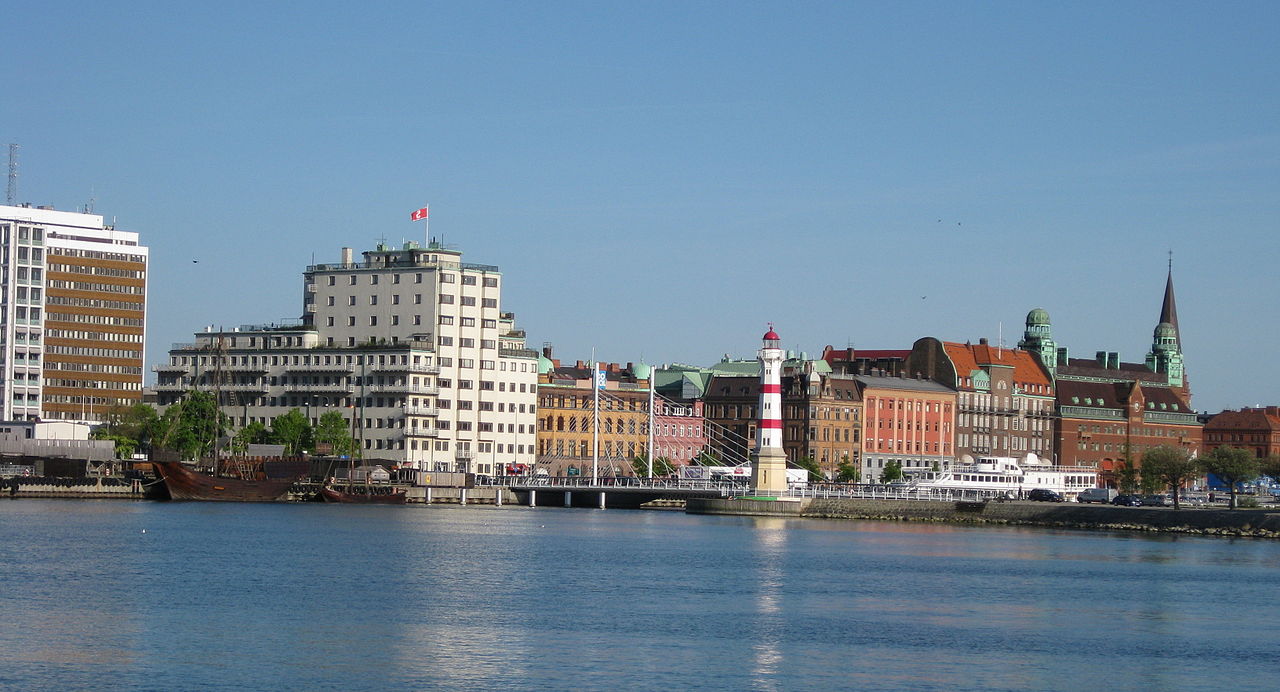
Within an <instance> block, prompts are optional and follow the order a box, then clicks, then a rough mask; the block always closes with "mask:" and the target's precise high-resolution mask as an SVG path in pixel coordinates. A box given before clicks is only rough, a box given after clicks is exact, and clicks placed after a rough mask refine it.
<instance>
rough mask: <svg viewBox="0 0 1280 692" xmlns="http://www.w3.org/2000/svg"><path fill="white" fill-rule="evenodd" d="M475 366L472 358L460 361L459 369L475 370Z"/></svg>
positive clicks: (460, 359)
mask: <svg viewBox="0 0 1280 692" xmlns="http://www.w3.org/2000/svg"><path fill="white" fill-rule="evenodd" d="M475 366H476V361H475V360H474V359H472V358H459V359H458V367H460V368H474V367H475Z"/></svg>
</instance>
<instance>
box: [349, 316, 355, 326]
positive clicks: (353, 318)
mask: <svg viewBox="0 0 1280 692" xmlns="http://www.w3.org/2000/svg"><path fill="white" fill-rule="evenodd" d="M347 326H348V327H354V326H356V316H355V315H351V316H350V317H348V318H347Z"/></svg>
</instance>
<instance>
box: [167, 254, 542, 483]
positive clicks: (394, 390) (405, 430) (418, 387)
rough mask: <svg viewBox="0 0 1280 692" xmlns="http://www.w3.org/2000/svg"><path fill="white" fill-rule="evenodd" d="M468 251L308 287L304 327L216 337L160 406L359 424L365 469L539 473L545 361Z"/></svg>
mask: <svg viewBox="0 0 1280 692" xmlns="http://www.w3.org/2000/svg"><path fill="white" fill-rule="evenodd" d="M461 258H462V255H461V252H459V251H458V250H456V249H450V248H446V247H444V246H442V245H440V244H438V243H430V244H428V245H427V246H426V247H425V248H423V247H419V246H418V244H417V243H412V242H410V243H405V244H404V246H403V247H401V248H395V249H393V248H390V247H387V246H385V245H379V246H378V248H377V249H376V250H372V251H369V252H365V253H363V260H362V261H359V262H356V261H355V260H354V257H353V253H352V251H351V249H350V248H343V249H342V257H341V261H340V262H338V263H336V264H317V265H313V266H310V267H308V268H307V270H306V272H305V273H304V286H303V295H304V299H303V316H302V319H301V320H299V322H298V324H290V325H264V326H246V327H241V328H239V329H234V330H231V331H214V330H208V331H205V332H201V333H198V334H197V335H196V342H195V343H193V344H185V345H180V346H178V347H176V348H174V349H173V350H172V351H170V352H169V363H168V364H167V365H160V366H156V367H155V370H156V372H157V376H158V377H157V384H156V391H157V396H158V399H159V403H160V405H161V406H162V407H163V406H168V405H171V404H173V403H175V402H177V401H178V400H179V399H180V398H181V397H182V395H183V394H185V393H186V392H187V391H189V390H192V389H199V390H202V391H209V392H213V391H215V389H216V391H217V392H218V394H219V398H220V399H221V401H222V403H223V406H224V409H223V410H224V412H225V413H227V414H228V415H230V416H232V418H233V420H234V422H235V424H236V425H237V426H239V427H243V426H245V425H247V424H249V423H250V422H253V421H258V422H261V423H263V424H266V425H268V426H269V425H270V424H271V421H272V419H274V418H275V417H276V416H279V415H281V414H283V413H286V412H288V411H289V410H290V409H294V408H296V409H299V410H300V411H302V412H303V413H304V415H305V416H306V417H307V418H308V419H309V420H311V422H312V424H313V425H314V424H315V423H317V422H318V421H319V419H320V416H322V415H323V414H324V413H325V412H326V411H329V410H337V411H340V412H341V413H342V414H343V416H344V417H345V418H346V419H347V420H348V421H349V424H350V425H351V429H352V431H353V436H354V437H355V438H356V439H357V441H358V444H359V446H360V447H361V449H362V450H363V451H362V455H363V457H364V458H366V459H386V460H390V461H393V462H396V463H400V464H402V465H408V466H412V467H414V468H418V469H422V470H433V471H469V472H474V473H500V472H501V471H500V470H501V469H502V468H504V467H505V465H506V464H516V463H522V464H532V463H533V461H534V458H535V445H536V443H537V432H536V427H535V426H536V424H537V414H536V405H537V382H538V354H537V352H536V351H533V350H529V349H526V348H525V343H524V332H522V331H520V330H518V329H516V328H515V324H514V316H513V315H512V314H511V313H507V312H503V311H502V309H501V295H502V275H501V273H500V272H499V270H498V268H497V267H495V266H491V265H480V264H467V263H463V262H462V261H461Z"/></svg>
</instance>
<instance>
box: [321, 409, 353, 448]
mask: <svg viewBox="0 0 1280 692" xmlns="http://www.w3.org/2000/svg"><path fill="white" fill-rule="evenodd" d="M315 438H316V443H317V444H328V445H329V446H330V447H331V448H332V450H333V451H332V453H333V454H336V455H338V456H350V455H352V454H354V453H355V448H356V441H355V438H353V437H351V429H350V426H349V425H348V423H347V419H346V417H345V416H343V415H342V412H341V411H325V412H324V414H323V415H321V416H320V420H319V421H318V422H317V423H316V429H315Z"/></svg>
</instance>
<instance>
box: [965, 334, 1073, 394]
mask: <svg viewBox="0 0 1280 692" xmlns="http://www.w3.org/2000/svg"><path fill="white" fill-rule="evenodd" d="M942 348H943V349H945V350H946V352H947V357H948V358H950V359H951V362H952V363H954V364H955V366H956V376H957V377H968V376H969V373H971V372H973V371H974V370H977V369H978V366H980V365H1005V366H1012V367H1013V381H1014V383H1015V384H1018V385H1028V384H1038V385H1041V386H1045V387H1047V386H1049V384H1050V383H1049V376H1048V375H1046V374H1045V372H1044V370H1043V369H1041V368H1040V364H1039V363H1037V362H1036V359H1035V356H1033V355H1031V353H1030V352H1028V351H1023V350H1020V349H1013V348H1000V347H998V346H990V345H988V344H958V343H954V342H951V341H944V342H942Z"/></svg>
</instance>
